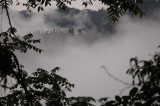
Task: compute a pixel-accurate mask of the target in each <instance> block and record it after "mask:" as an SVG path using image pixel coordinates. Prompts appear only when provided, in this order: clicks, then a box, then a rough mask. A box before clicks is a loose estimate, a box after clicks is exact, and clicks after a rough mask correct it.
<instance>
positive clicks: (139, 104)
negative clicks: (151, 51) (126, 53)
mask: <svg viewBox="0 0 160 106" xmlns="http://www.w3.org/2000/svg"><path fill="white" fill-rule="evenodd" d="M130 63H131V68H130V69H129V70H128V71H127V74H129V75H132V78H133V88H132V89H131V90H130V92H129V95H127V96H122V97H120V96H115V100H108V99H105V100H104V99H101V101H105V102H103V104H102V105H101V106H128V105H129V106H159V104H160V54H155V55H154V56H153V59H151V60H148V61H147V60H142V61H139V60H138V59H137V58H136V57H135V58H131V60H130ZM135 80H136V81H137V82H136V83H135ZM136 86H137V87H136Z"/></svg>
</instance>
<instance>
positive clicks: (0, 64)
mask: <svg viewBox="0 0 160 106" xmlns="http://www.w3.org/2000/svg"><path fill="white" fill-rule="evenodd" d="M52 1H54V2H55V3H56V6H57V7H58V8H59V9H62V10H67V4H71V3H72V1H73V0H27V2H26V3H21V2H19V0H16V1H13V0H1V1H0V7H1V8H2V10H5V12H6V14H7V18H8V22H9V28H8V30H7V31H5V32H1V33H0V38H1V40H0V79H1V80H0V82H1V83H0V85H1V87H3V88H4V89H6V90H7V91H9V93H7V95H5V96H1V97H0V105H1V106H6V105H7V106H13V105H22V106H41V105H42V104H41V100H45V101H47V105H50V102H51V103H52V102H53V105H58V106H60V105H62V106H64V105H71V106H80V105H83V106H92V105H93V104H92V103H93V102H95V100H94V99H93V98H92V97H70V98H68V97H66V94H65V92H64V91H63V90H62V88H63V89H64V90H67V91H71V88H73V87H74V84H71V83H69V82H68V80H67V79H65V78H63V77H61V76H59V75H57V74H56V71H57V70H59V68H58V67H57V68H55V69H53V70H51V71H50V72H48V71H46V70H44V69H41V68H39V69H37V70H36V71H35V72H33V73H32V74H31V76H28V73H27V71H25V70H24V68H23V65H21V64H20V63H19V61H18V59H17V56H16V55H15V51H20V52H22V53H26V52H27V51H28V50H33V51H35V52H38V53H41V52H42V51H43V50H42V49H39V48H37V47H36V46H35V44H36V43H40V39H33V35H32V34H27V35H25V36H23V37H22V36H18V35H17V34H16V32H17V30H16V28H14V27H13V26H12V23H11V19H10V14H9V11H8V9H9V6H10V5H12V4H13V2H16V3H17V5H20V4H22V5H23V6H26V8H27V10H29V11H32V10H33V9H35V8H36V9H37V10H38V12H39V11H42V10H43V7H44V6H49V5H51V2H52ZM99 1H100V2H102V3H103V4H105V5H107V6H109V8H108V9H107V11H108V14H109V19H110V21H112V22H117V21H118V19H119V17H120V16H121V15H124V14H125V13H126V12H128V11H129V12H130V13H133V14H134V15H138V16H139V17H142V16H143V15H144V13H143V12H142V11H141V9H140V8H139V6H138V5H140V4H142V2H143V0H136V1H135V0H128V1H125V2H124V1H123V0H117V1H116V0H99ZM88 4H90V5H91V4H92V0H86V1H83V2H82V5H84V6H87V5H88ZM2 12H4V11H2ZM138 75H139V74H138ZM8 79H10V80H13V81H14V83H11V85H7V80H8ZM131 94H132V93H131ZM136 94H137V93H136ZM132 95H133V94H132ZM133 96H134V95H133ZM116 100H118V101H120V97H118V96H117V97H116Z"/></svg>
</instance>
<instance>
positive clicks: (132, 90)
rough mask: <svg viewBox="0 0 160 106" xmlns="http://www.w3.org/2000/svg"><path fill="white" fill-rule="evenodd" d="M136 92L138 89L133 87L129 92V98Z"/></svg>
mask: <svg viewBox="0 0 160 106" xmlns="http://www.w3.org/2000/svg"><path fill="white" fill-rule="evenodd" d="M137 92H138V88H136V87H134V88H133V89H131V90H130V92H129V96H131V97H132V96H134V95H135V94H136V93H137Z"/></svg>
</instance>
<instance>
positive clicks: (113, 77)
mask: <svg viewBox="0 0 160 106" xmlns="http://www.w3.org/2000/svg"><path fill="white" fill-rule="evenodd" d="M101 67H102V68H103V69H104V70H105V72H106V73H107V75H108V76H109V77H111V78H112V79H114V80H115V81H118V82H120V83H122V84H124V85H132V84H131V83H128V82H125V81H123V80H121V79H118V78H117V77H115V76H114V75H112V74H111V73H109V72H108V70H107V68H106V67H105V66H103V65H102V66H101Z"/></svg>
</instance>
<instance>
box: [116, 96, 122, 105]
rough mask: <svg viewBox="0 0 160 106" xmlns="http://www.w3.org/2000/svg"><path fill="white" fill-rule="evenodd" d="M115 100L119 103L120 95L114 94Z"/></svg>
mask: <svg viewBox="0 0 160 106" xmlns="http://www.w3.org/2000/svg"><path fill="white" fill-rule="evenodd" d="M115 99H116V101H118V102H119V103H120V102H121V101H122V99H121V97H119V96H118V95H116V96H115Z"/></svg>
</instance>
